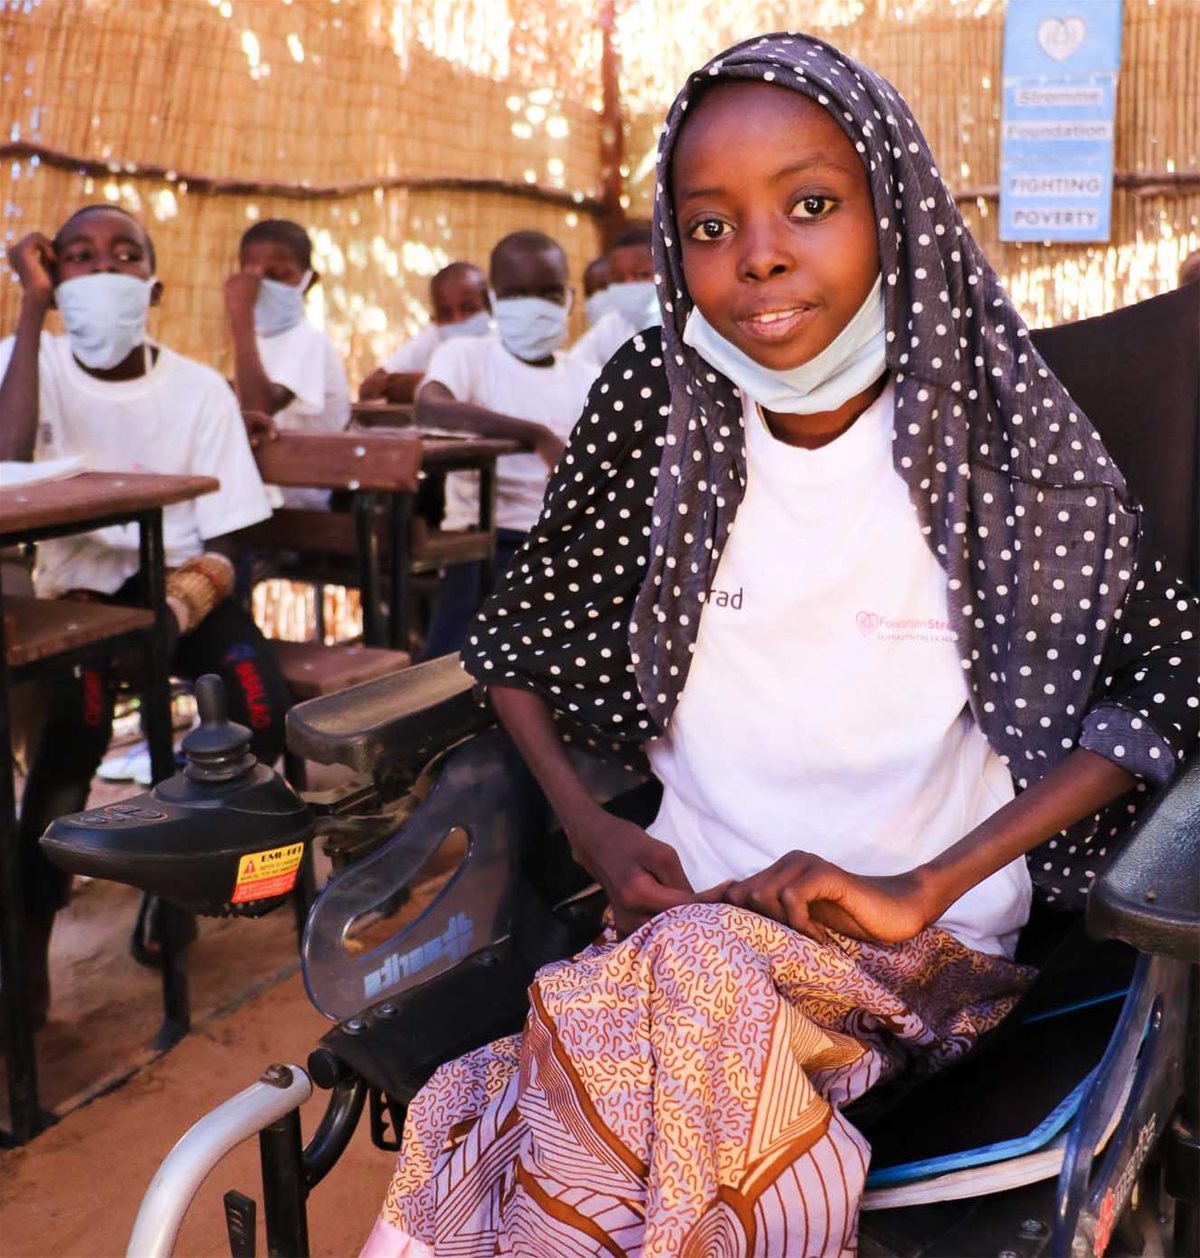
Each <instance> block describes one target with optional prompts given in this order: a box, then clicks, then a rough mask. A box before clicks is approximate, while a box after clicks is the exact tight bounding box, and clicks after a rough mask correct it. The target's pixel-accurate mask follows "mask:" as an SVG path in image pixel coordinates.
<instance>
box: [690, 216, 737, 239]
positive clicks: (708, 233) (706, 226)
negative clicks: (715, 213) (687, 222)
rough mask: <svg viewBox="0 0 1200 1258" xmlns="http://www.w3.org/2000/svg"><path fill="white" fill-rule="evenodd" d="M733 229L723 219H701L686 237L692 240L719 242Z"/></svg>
mask: <svg viewBox="0 0 1200 1258" xmlns="http://www.w3.org/2000/svg"><path fill="white" fill-rule="evenodd" d="M732 230H733V229H732V228H731V227H730V226H729V224H728V223H726V222H725V221H724V220H723V219H719V218H705V219H701V220H700V222H698V223H697V224H696V225H695V226H694V227H693V228H692V230H691V231H690V232H688V235H689V236H690V237H691V238H692V240H721V239H723V238H724V237H725V236H726V235H727V234H728V233H729V232H730V231H732Z"/></svg>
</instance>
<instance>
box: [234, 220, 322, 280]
mask: <svg viewBox="0 0 1200 1258" xmlns="http://www.w3.org/2000/svg"><path fill="white" fill-rule="evenodd" d="M259 240H261V241H264V242H269V243H271V244H275V245H283V247H284V248H285V249H288V250H290V251H291V254H292V257H294V258H295V259H296V261H297V262H298V263H299V264H300V265H301V266H302V267H303V268H304V269H305V270H306V271H310V270H311V269H312V241H311V240H310V239H309V237H308V232H306V231H305V230H304V228H303V227H301V226H300V224H299V223H293V222H292V220H291V219H290V218H264V219H262V220H261V221H259V222H257V223H255V224H254V225H253V226H251V227H247V228H246V230H245V231H244V232H243V233H242V239H241V243H240V245H239V248H244V247H245V246H246V245H252V244H254V243H255V242H256V241H259Z"/></svg>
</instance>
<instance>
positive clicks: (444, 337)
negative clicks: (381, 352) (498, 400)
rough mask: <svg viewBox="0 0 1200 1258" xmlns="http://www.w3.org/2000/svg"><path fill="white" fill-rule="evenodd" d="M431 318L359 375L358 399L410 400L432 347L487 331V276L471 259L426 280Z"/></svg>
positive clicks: (444, 269) (455, 264) (486, 332)
mask: <svg viewBox="0 0 1200 1258" xmlns="http://www.w3.org/2000/svg"><path fill="white" fill-rule="evenodd" d="M429 306H430V311H431V314H432V319H431V322H430V323H429V324H428V326H427V327H424V328H422V329H421V331H420V332H418V333H417V335H416V336H414V337H413V338H412V340H411V341H405V342H404V344H403V345H400V346H397V348H396V349H395V350H393V351H392V353H391V355H390V356H389V357H388V358H386V359H384V362H383V366H382V367H377V368H376V369H375V370H374V371H373V372H371V374H370V375H369V376H368V377H367V378H366V379H365V380H364V381H363V383H362V387H361V388H360V389H359V391H358V396H359V400H360V401H363V402H370V401H372V400H373V399H374V398H385V399H386V400H387V401H389V402H411V401H412V400H413V395H414V394H415V393H416V391H417V389H418V387H419V386H420V384H421V377H422V376H424V374H425V368H426V367H428V366H429V360H430V359H431V358H432V357H433V354H434V351H435V350H436V349H437V347H438V346H439V345H440V344H441V343H442V342H443V341H451V340H455V339H456V338H457V337H460V336H486V335H487V334H488V333H489V332H490V331H491V328H492V320H491V313H490V311H489V308H488V294H487V280H486V279H485V277H484V274H483V272H482V271H481V270H480V269H479V268H478V267H477V266H475V264H474V263H472V262H451V263H450V265H449V266H445V267H443V268H442V269H441V270H440V271H439V272H438V273H437V274H436V275H435V276H434V277H433V279H431V280H430V281H429Z"/></svg>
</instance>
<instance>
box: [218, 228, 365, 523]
mask: <svg viewBox="0 0 1200 1258" xmlns="http://www.w3.org/2000/svg"><path fill="white" fill-rule="evenodd" d="M238 264H239V270H238V271H237V272H235V273H234V274H233V275H231V276H230V277H229V279H228V280H226V282H225V304H226V308H227V310H228V314H229V327H230V331H231V332H232V334H233V347H234V381H235V384H236V387H237V394H238V399H239V400H240V402H241V404H242V411H243V413H244V414H245V415H246V417H247V424H248V426H249V428H250V432H251V439H252V440H254V441H257V440H258V439H260V438H262V437H268V438H269V437H270V435H271V433H272V432H273V431H276V430H283V431H287V432H341V431H342V429H344V428H345V427H346V425H347V424H349V422H350V386H349V385H348V384H347V382H346V369H345V367H344V366H343V365H342V359H341V355H340V354H339V353H338V349H337V346H336V345H334V343H333V341H332V340H330V338H329V337H328V336H327V335H326V333H324V332H322V331H321V329H320V328H317V327H314V326H313V324H312V323H310V322H309V320H308V317H307V315H306V314H305V310H304V297H305V294H306V293H307V292H308V290H309V289H310V288H311V287H312V286H313V285H314V284H315V283H316V282H317V277H316V275H315V274H314V272H313V269H312V242H311V241H310V240H309V238H308V233H307V232H306V231H305V230H304V228H303V227H301V226H300V224H299V223H293V222H291V221H290V220H288V219H284V218H265V219H263V220H262V221H261V222H259V223H255V224H254V225H253V226H252V227H250V228H248V229H247V231H246V232H245V233H244V234H243V235H242V240H241V244H240V245H239V247H238ZM281 493H282V502H283V504H284V505H285V506H288V507H310V508H318V509H319V508H321V507H324V506H325V505H326V504H327V502H328V499H329V494H328V491H326V490H323V489H297V488H290V489H284V490H282V491H281Z"/></svg>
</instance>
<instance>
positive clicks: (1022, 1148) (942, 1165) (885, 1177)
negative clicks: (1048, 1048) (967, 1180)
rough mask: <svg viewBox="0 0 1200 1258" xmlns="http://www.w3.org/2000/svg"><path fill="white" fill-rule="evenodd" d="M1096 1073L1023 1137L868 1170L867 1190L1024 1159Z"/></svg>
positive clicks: (1055, 1012) (1063, 1118)
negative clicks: (1014, 1159)
mask: <svg viewBox="0 0 1200 1258" xmlns="http://www.w3.org/2000/svg"><path fill="white" fill-rule="evenodd" d="M1128 995H1129V988H1128V987H1122V988H1120V989H1118V990H1115V991H1111V992H1104V993H1103V994H1101V995H1099V996H1091V997H1089V998H1088V999H1086V1000H1077V1001H1073V1002H1072V1003H1071V1004H1067V1005H1059V1006H1058V1007H1056V1008H1054V1009H1045V1010H1043V1011H1042V1012H1041V1013H1035V1014H1031V1015H1030V1016H1029V1017H1027V1018H1025V1019H1023V1022H1024V1023H1026V1024H1032V1023H1035V1022H1048V1021H1049V1020H1050V1019H1051V1018H1059V1017H1062V1016H1063V1015H1065V1014H1068V1013H1075V1012H1077V1011H1078V1010H1080V1009H1090V1008H1092V1007H1093V1006H1095V1005H1103V1004H1107V1003H1108V1002H1110V1001H1113V1000H1124V999H1125V998H1126V997H1127V996H1128ZM1095 1076H1096V1071H1095V1070H1092V1071H1089V1072H1088V1074H1086V1075H1085V1076H1084V1077H1083V1079H1082V1080H1080V1082H1079V1083H1078V1084H1076V1085H1075V1087H1074V1088H1072V1089H1071V1091H1070V1092H1068V1093H1067V1095H1066V1096H1065V1097H1063V1099H1062V1100H1061V1101H1060V1102H1059V1103H1058V1104H1057V1105H1056V1106H1055V1107H1054V1109H1052V1110H1051V1111H1050V1113H1048V1114H1047V1115H1046V1116H1045V1117H1044V1118H1043V1119H1042V1120H1041V1122H1039V1123H1038V1125H1037V1126H1036V1127H1034V1128H1033V1129H1032V1130H1030V1131H1029V1132H1027V1133H1026V1134H1025V1135H1023V1136H1018V1137H1016V1138H1014V1139H1012V1140H998V1141H996V1142H995V1143H993V1144H984V1145H979V1146H977V1147H976V1148H974V1149H963V1150H961V1151H959V1152H958V1153H947V1154H943V1155H941V1156H939V1157H935V1158H924V1159H922V1160H921V1161H918V1162H901V1163H899V1164H897V1165H895V1166H888V1167H884V1168H882V1169H881V1170H877V1171H871V1172H869V1173H868V1175H867V1184H866V1186H867V1187H868V1188H890V1187H893V1186H895V1185H897V1184H911V1183H913V1182H914V1181H916V1180H919V1179H931V1178H933V1177H934V1176H935V1175H945V1174H948V1173H949V1172H951V1171H962V1170H966V1169H968V1168H969V1167H972V1166H987V1165H989V1164H990V1163H994V1162H1007V1161H1008V1160H1009V1159H1010V1158H1019V1157H1025V1156H1026V1155H1027V1154H1030V1153H1034V1152H1036V1151H1037V1150H1038V1149H1040V1148H1042V1147H1043V1146H1045V1145H1047V1144H1049V1143H1050V1141H1051V1140H1053V1139H1054V1137H1055V1136H1057V1135H1058V1134H1059V1133H1060V1132H1061V1131H1062V1130H1063V1128H1064V1127H1066V1126H1067V1124H1068V1123H1069V1122H1071V1120H1072V1119H1073V1118H1074V1117H1075V1115H1076V1114H1077V1113H1078V1112H1079V1107H1080V1105H1081V1104H1082V1102H1083V1098H1084V1095H1085V1094H1086V1092H1087V1091H1088V1089H1089V1088H1090V1087H1091V1085H1092V1082H1093V1080H1094V1079H1095Z"/></svg>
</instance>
